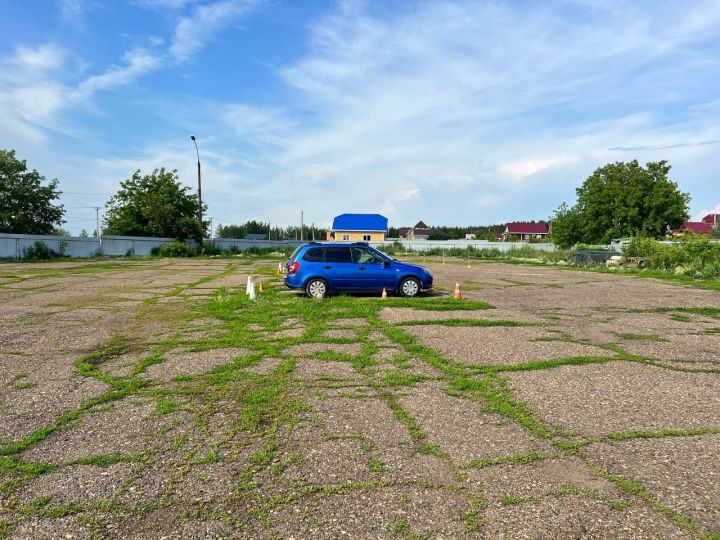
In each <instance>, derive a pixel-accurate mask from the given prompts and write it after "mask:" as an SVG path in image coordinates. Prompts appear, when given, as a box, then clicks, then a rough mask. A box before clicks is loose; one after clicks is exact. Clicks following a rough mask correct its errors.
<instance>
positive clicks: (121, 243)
mask: <svg viewBox="0 0 720 540" xmlns="http://www.w3.org/2000/svg"><path fill="white" fill-rule="evenodd" d="M38 241H39V242H43V243H44V244H45V245H46V246H47V247H48V248H50V249H52V250H53V251H55V252H57V253H61V254H63V255H65V256H67V257H77V258H83V257H92V256H94V255H105V256H109V257H125V256H129V255H150V254H151V251H152V249H153V248H159V247H161V246H164V245H167V244H172V243H173V242H176V240H175V239H174V238H147V237H142V236H103V237H102V238H101V241H99V240H98V239H97V238H85V237H79V236H48V235H36V234H0V258H3V259H22V258H23V257H24V256H25V251H26V250H27V249H28V248H30V247H32V246H33V245H34V244H35V242H38ZM211 242H212V245H214V246H215V247H216V248H218V249H221V250H223V251H227V250H229V249H231V248H235V249H237V250H238V251H245V250H247V249H250V248H260V249H273V248H274V249H278V250H282V249H285V248H288V247H296V246H299V245H300V244H301V243H302V242H300V241H298V240H248V239H245V238H243V239H234V238H216V239H214V240H212V241H211ZM395 242H398V243H400V244H402V245H403V247H404V248H406V249H409V250H411V251H425V250H429V249H434V248H440V249H452V248H461V249H466V248H467V247H468V246H472V247H474V248H475V249H497V250H500V251H508V250H510V249H512V248H517V247H520V246H528V247H530V248H532V249H534V250H537V251H555V245H554V244H547V243H546V244H530V243H525V242H488V241H487V240H424V241H419V240H416V241H410V240H399V241H398V240H395V241H385V242H379V243H373V244H372V245H373V246H375V247H378V248H380V249H382V248H383V247H385V246H389V245H392V244H393V243H395ZM185 243H186V244H187V245H188V247H195V246H196V245H197V244H196V242H195V241H193V240H187V241H186V242H185ZM208 243H210V242H208Z"/></svg>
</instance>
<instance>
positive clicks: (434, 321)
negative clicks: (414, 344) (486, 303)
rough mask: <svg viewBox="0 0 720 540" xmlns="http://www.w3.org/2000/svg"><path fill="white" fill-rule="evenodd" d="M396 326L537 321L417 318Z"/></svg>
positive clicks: (509, 323)
mask: <svg viewBox="0 0 720 540" xmlns="http://www.w3.org/2000/svg"><path fill="white" fill-rule="evenodd" d="M395 325H396V326H511V327H515V326H539V325H538V324H537V323H526V322H520V321H505V320H493V319H418V320H411V321H402V322H399V323H395Z"/></svg>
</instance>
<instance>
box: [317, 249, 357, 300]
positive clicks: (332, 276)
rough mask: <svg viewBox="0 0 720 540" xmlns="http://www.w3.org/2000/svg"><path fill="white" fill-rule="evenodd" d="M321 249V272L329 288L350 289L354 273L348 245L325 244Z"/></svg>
mask: <svg viewBox="0 0 720 540" xmlns="http://www.w3.org/2000/svg"><path fill="white" fill-rule="evenodd" d="M322 249H323V251H324V252H325V262H324V264H323V266H322V272H323V273H324V275H325V276H326V279H327V280H328V283H329V284H330V288H331V289H335V290H339V291H347V290H352V289H353V288H354V287H353V284H354V281H353V277H354V274H353V271H352V270H353V268H352V266H353V264H352V259H351V258H350V246H327V247H324V248H322Z"/></svg>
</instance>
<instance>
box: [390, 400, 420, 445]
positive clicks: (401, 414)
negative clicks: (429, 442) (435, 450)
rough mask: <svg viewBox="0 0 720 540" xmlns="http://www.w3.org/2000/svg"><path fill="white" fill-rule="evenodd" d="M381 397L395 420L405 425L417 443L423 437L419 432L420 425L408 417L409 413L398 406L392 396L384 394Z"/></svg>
mask: <svg viewBox="0 0 720 540" xmlns="http://www.w3.org/2000/svg"><path fill="white" fill-rule="evenodd" d="M381 397H383V398H384V400H385V403H386V404H387V406H388V407H390V410H391V411H392V412H393V414H394V415H395V418H397V419H398V420H400V422H402V423H403V424H405V426H406V427H407V430H408V433H410V437H411V438H412V440H414V441H419V440H420V439H422V438H424V435H423V433H422V431H421V430H420V424H418V423H417V421H416V420H415V419H414V418H413V417H412V416H410V413H408V412H407V411H406V410H405V409H403V408H402V407H401V406H400V404H399V403H398V402H397V400H396V399H395V397H394V396H392V395H391V394H389V393H385V394H383V395H382V396H381Z"/></svg>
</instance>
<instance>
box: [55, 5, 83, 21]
mask: <svg viewBox="0 0 720 540" xmlns="http://www.w3.org/2000/svg"><path fill="white" fill-rule="evenodd" d="M57 4H58V8H59V9H60V18H61V19H62V20H64V21H65V22H70V23H76V22H78V21H79V19H81V18H82V16H83V15H84V14H85V10H86V9H87V4H86V1H85V0H58V2H57Z"/></svg>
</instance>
